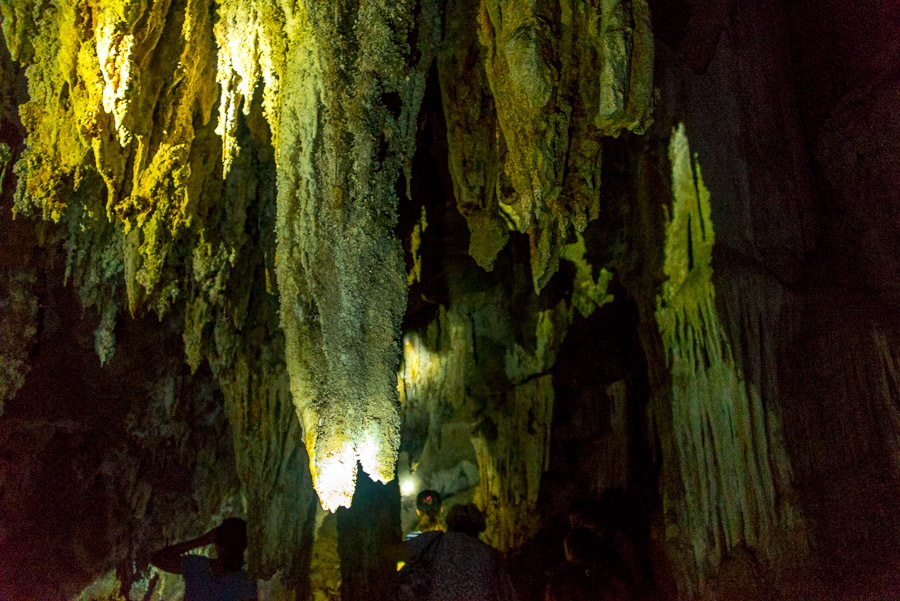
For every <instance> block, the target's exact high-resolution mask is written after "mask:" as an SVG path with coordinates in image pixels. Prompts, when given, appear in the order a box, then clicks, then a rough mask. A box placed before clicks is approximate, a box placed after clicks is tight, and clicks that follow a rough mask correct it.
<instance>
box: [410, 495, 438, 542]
mask: <svg viewBox="0 0 900 601" xmlns="http://www.w3.org/2000/svg"><path fill="white" fill-rule="evenodd" d="M443 513H444V507H443V506H442V499H441V493H439V492H438V491H436V490H423V491H422V492H420V493H419V494H418V496H416V516H417V520H416V529H415V530H413V531H412V532H410V533H408V534H407V535H406V536H405V537H404V540H407V541H409V540H412V539H414V538H415V537H417V536H419V535H420V534H422V533H423V532H434V531H437V530H440V531H442V532H443V530H444V524H443V523H442V516H443Z"/></svg>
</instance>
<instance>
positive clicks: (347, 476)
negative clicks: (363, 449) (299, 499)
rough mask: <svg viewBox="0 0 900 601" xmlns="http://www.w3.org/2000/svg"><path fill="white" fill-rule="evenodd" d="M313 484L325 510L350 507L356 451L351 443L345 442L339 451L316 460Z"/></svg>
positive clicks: (354, 476) (354, 478)
mask: <svg viewBox="0 0 900 601" xmlns="http://www.w3.org/2000/svg"><path fill="white" fill-rule="evenodd" d="M313 486H314V488H315V489H316V492H317V493H318V494H319V500H320V501H321V502H322V507H323V508H325V509H326V510H328V511H334V510H336V509H337V508H338V507H350V502H351V501H352V500H353V489H354V488H355V487H356V453H355V452H354V449H353V446H352V445H349V444H345V445H344V446H343V447H341V450H340V451H339V452H337V453H331V454H329V455H327V456H326V457H324V458H323V459H322V460H321V461H318V462H317V464H316V466H315V467H314V469H313Z"/></svg>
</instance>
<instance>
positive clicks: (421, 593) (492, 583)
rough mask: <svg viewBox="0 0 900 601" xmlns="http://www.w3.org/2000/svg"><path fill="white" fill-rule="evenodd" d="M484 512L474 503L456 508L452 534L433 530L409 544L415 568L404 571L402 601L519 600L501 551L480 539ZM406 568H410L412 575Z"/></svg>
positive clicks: (400, 574)
mask: <svg viewBox="0 0 900 601" xmlns="http://www.w3.org/2000/svg"><path fill="white" fill-rule="evenodd" d="M485 526H486V523H485V519H484V514H483V513H482V512H481V510H479V509H478V507H477V506H475V504H473V503H466V504H457V505H454V506H453V507H452V508H451V509H450V512H449V513H448V514H447V531H446V532H442V531H441V530H437V529H435V530H430V531H427V532H423V533H422V534H420V535H419V536H417V537H415V538H413V539H411V540H410V541H408V542H407V543H406V545H407V549H408V557H409V564H408V565H409V567H406V566H405V567H404V568H403V570H401V571H400V572H398V579H399V582H400V584H401V586H399V587H398V592H399V593H400V594H399V595H398V597H399V598H400V599H406V598H412V596H411V595H408V594H406V591H412V592H415V593H416V594H417V595H418V597H416V598H417V599H423V598H424V599H428V601H516V599H517V596H516V591H515V589H514V588H513V585H512V581H511V580H510V577H509V573H508V572H507V570H506V565H505V561H504V559H503V556H502V555H501V554H500V552H499V551H497V550H496V549H494V548H492V547H490V546H489V545H488V544H486V543H484V542H482V541H481V540H479V535H480V534H481V533H482V532H483V531H484V530H485ZM404 570H409V572H407V573H406V574H405V573H404Z"/></svg>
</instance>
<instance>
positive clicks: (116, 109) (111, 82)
mask: <svg viewBox="0 0 900 601" xmlns="http://www.w3.org/2000/svg"><path fill="white" fill-rule="evenodd" d="M96 48H97V58H98V60H99V61H100V72H101V74H102V75H103V80H104V82H105V83H106V85H105V86H104V88H103V110H105V111H106V112H107V113H111V114H112V116H113V119H114V121H115V124H116V129H117V130H118V131H119V142H120V144H122V145H123V146H124V145H125V144H127V141H128V139H129V138H130V135H129V134H128V132H127V131H125V130H124V129H123V127H122V120H123V118H124V117H125V113H126V112H127V111H128V104H129V99H128V91H129V88H130V87H131V67H132V60H131V59H132V53H133V49H134V36H133V35H131V34H130V33H126V32H124V31H121V30H119V29H118V28H117V27H116V24H115V23H114V22H113V21H107V22H106V23H102V24H101V25H100V26H99V27H98V28H97V38H96Z"/></svg>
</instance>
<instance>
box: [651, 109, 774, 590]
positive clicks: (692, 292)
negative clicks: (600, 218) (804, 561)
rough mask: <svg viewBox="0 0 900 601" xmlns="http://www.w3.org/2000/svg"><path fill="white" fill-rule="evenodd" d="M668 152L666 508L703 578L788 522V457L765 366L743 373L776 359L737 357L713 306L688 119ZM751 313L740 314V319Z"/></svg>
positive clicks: (660, 313)
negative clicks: (765, 395)
mask: <svg viewBox="0 0 900 601" xmlns="http://www.w3.org/2000/svg"><path fill="white" fill-rule="evenodd" d="M670 160H671V164H672V191H673V198H674V200H673V205H672V208H671V217H670V220H669V224H668V226H667V230H666V246H665V272H666V274H667V275H668V276H669V279H668V281H667V282H665V283H664V284H663V290H662V293H661V294H660V296H659V297H658V299H657V310H656V321H657V324H658V327H659V331H660V333H661V334H662V340H663V345H664V347H665V349H666V360H667V362H668V365H669V369H670V372H671V386H672V393H671V394H672V397H671V419H672V424H671V432H672V436H673V440H672V441H671V444H672V445H673V447H672V452H673V453H674V457H673V458H672V459H664V460H665V461H667V462H671V461H673V460H674V459H675V457H677V466H678V467H677V468H676V467H674V465H672V464H669V467H668V470H670V471H669V473H670V475H671V477H673V480H674V482H673V483H670V485H669V486H667V487H664V491H663V492H664V503H665V505H666V509H667V511H674V512H675V513H674V515H677V516H678V517H677V521H676V524H674V526H676V528H677V530H676V532H677V534H676V533H675V532H672V533H670V534H669V536H670V537H676V538H680V539H681V540H683V541H684V542H685V543H687V545H688V546H689V551H688V554H689V558H690V560H691V563H693V568H694V569H695V570H696V572H695V573H696V574H698V578H697V581H699V583H700V585H701V586H702V583H703V581H704V578H705V573H706V571H707V570H708V569H709V568H710V567H712V566H715V565H717V564H718V562H719V561H720V560H721V559H722V558H723V557H724V556H725V555H726V554H727V553H728V552H729V551H730V550H731V549H733V548H735V547H737V546H739V545H746V546H748V547H750V548H760V549H764V548H766V547H767V544H768V542H769V541H770V538H771V537H772V536H773V534H774V533H775V531H776V529H777V528H779V527H782V526H783V525H784V524H783V522H782V520H783V519H784V514H783V513H782V511H783V509H784V508H782V507H781V506H780V501H779V499H780V496H781V495H783V494H784V489H783V488H782V487H784V486H786V484H787V482H788V478H789V465H788V464H787V462H786V459H785V457H786V455H785V453H784V449H783V442H782V440H781V437H780V430H779V429H778V425H777V424H778V419H777V416H775V415H774V414H773V413H772V412H771V411H768V412H767V411H765V410H764V407H763V404H762V397H761V394H762V392H761V390H760V388H759V387H760V386H761V385H765V382H764V380H763V379H762V378H761V376H760V374H761V372H759V371H757V372H756V373H751V374H750V375H749V376H748V375H747V372H746V369H747V368H748V367H750V366H751V365H753V364H754V361H759V360H760V359H761V360H763V361H765V362H766V363H770V362H771V355H769V356H762V355H761V353H762V352H763V351H761V350H759V351H757V352H756V355H757V357H756V358H753V357H750V356H744V357H743V359H744V363H743V364H741V363H739V362H738V361H737V360H736V356H735V351H734V349H733V343H732V341H731V340H730V339H729V336H728V334H727V330H726V328H725V325H724V324H723V322H722V320H721V319H720V317H719V314H718V312H717V309H716V303H715V295H716V291H715V289H714V288H713V284H712V280H711V276H712V270H711V267H710V263H711V257H712V248H713V244H714V242H715V234H714V231H713V222H712V219H711V218H710V214H709V192H708V190H707V189H706V188H705V186H704V185H703V179H702V177H701V175H700V167H699V165H698V164H696V162H695V158H694V157H692V156H691V154H690V149H689V147H688V142H687V137H686V135H685V133H684V126H683V125H680V126H679V127H678V128H677V129H676V130H675V131H674V133H673V135H672V140H671V144H670ZM752 315H754V312H752V311H745V312H744V313H743V316H744V318H749V319H752ZM757 334H758V333H757ZM747 335H748V336H749V337H750V338H751V339H753V340H755V341H756V342H755V343H754V344H765V343H766V339H765V337H764V336H754V332H753V331H752V329H751V331H750V332H747ZM768 350H769V352H770V351H771V349H768ZM740 358H741V356H740V355H739V356H738V359H740ZM658 427H659V428H660V429H661V430H662V431H665V430H666V428H667V427H666V426H664V425H662V424H660V425H659V426H658ZM664 469H666V468H664ZM773 470H775V472H774V473H773ZM676 474H679V475H678V476H676ZM673 542H674V541H673ZM687 565H689V564H686V565H683V566H682V569H684V570H686V572H685V574H684V578H683V580H684V582H685V584H686V586H688V587H690V586H691V584H689V583H690V582H691V581H692V580H693V578H692V576H691V574H692V572H693V570H692V569H691V568H688V567H687Z"/></svg>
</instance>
